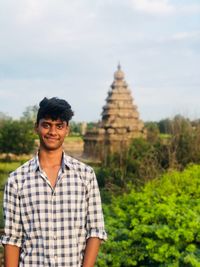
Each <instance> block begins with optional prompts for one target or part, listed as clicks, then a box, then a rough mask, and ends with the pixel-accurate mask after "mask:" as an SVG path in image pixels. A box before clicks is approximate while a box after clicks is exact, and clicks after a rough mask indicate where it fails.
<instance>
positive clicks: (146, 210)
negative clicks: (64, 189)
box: [0, 106, 200, 267]
mask: <svg viewBox="0 0 200 267" xmlns="http://www.w3.org/2000/svg"><path fill="white" fill-rule="evenodd" d="M36 111H37V107H35V106H34V107H30V108H27V110H26V111H25V112H24V114H23V117H22V118H21V119H20V120H18V121H15V120H12V118H9V117H6V116H2V114H0V115H1V116H0V152H1V153H2V152H4V153H15V154H18V155H20V154H22V153H30V152H31V151H32V149H33V145H34V140H35V138H36V136H35V135H34V133H33V121H34V120H35V115H36ZM94 126H95V124H94V123H89V125H88V129H90V128H92V127H94ZM145 126H146V131H147V134H146V135H147V136H146V137H147V138H146V139H142V138H138V139H134V140H133V142H132V144H131V145H130V147H129V148H128V149H125V148H122V150H121V153H117V154H113V155H109V156H107V157H106V158H105V159H104V162H103V164H102V165H101V166H100V165H99V164H97V163H96V165H95V163H93V164H94V168H95V171H96V174H97V179H98V183H99V186H100V190H101V195H102V200H103V207H104V214H105V221H106V228H107V231H108V237H109V239H108V241H107V242H105V243H104V244H103V245H102V248H101V251H100V254H99V257H98V260H97V264H96V266H97V267H107V266H112V267H130V266H138V267H147V266H150V267H158V266H160V267H168V266H169V267H190V266H191V267H200V165H199V164H200V121H199V120H197V121H190V120H189V119H187V118H184V117H182V116H175V117H174V118H173V119H165V120H162V121H160V122H147V123H146V124H145ZM71 127H72V130H71V133H72V134H71V135H70V136H69V137H68V138H67V142H71V141H81V140H82V137H81V124H80V123H75V122H72V123H71ZM24 159H25V157H24ZM22 163H23V161H21V162H19V161H17V162H9V163H8V162H7V163H6V162H0V189H1V190H0V206H1V207H2V199H3V188H4V184H5V181H6V179H7V177H8V174H9V172H11V171H13V170H14V169H16V168H17V167H18V166H19V165H21V164H22ZM0 227H3V217H2V208H1V214H0Z"/></svg>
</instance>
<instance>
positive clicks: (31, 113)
mask: <svg viewBox="0 0 200 267" xmlns="http://www.w3.org/2000/svg"><path fill="white" fill-rule="evenodd" d="M38 109H39V107H38V106H37V105H34V106H28V107H27V108H26V109H25V111H24V112H23V116H22V117H21V120H25V121H31V122H33V123H35V122H36V118H37V112H38Z"/></svg>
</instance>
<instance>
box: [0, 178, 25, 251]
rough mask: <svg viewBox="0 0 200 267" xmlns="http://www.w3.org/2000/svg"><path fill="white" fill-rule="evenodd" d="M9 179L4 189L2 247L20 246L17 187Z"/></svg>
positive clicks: (20, 226) (20, 230)
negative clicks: (7, 245) (6, 245)
mask: <svg viewBox="0 0 200 267" xmlns="http://www.w3.org/2000/svg"><path fill="white" fill-rule="evenodd" d="M12 178H13V177H9V178H8V181H7V183H6V185H5V189H4V199H3V212H4V222H5V226H4V234H3V236H2V237H1V243H2V244H3V245H5V244H9V245H15V246H18V247H21V245H22V223H21V216H20V201H19V195H18V190H17V185H16V183H15V181H14V179H12Z"/></svg>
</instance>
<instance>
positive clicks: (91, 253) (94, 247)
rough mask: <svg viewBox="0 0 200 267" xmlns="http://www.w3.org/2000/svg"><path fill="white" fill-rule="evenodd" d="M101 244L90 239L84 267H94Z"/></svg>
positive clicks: (95, 239)
mask: <svg viewBox="0 0 200 267" xmlns="http://www.w3.org/2000/svg"><path fill="white" fill-rule="evenodd" d="M100 244H101V240H100V239H99V238H98V237H90V238H88V240H87V244H86V248H85V253H84V259H83V266H82V267H94V264H95V261H96V257H97V254H98V251H99V247H100ZM6 267H7V266H6Z"/></svg>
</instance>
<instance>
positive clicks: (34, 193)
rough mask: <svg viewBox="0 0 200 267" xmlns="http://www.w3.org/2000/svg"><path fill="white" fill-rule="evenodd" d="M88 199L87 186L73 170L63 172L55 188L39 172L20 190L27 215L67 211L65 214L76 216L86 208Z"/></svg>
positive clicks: (22, 206) (24, 211) (24, 212)
mask: <svg viewBox="0 0 200 267" xmlns="http://www.w3.org/2000/svg"><path fill="white" fill-rule="evenodd" d="M56 179H57V176H56ZM86 199H87V187H86V186H85V184H84V183H83V182H82V179H81V177H80V176H79V175H78V174H76V173H71V172H69V173H65V174H62V175H61V176H60V177H59V178H58V181H57V182H56V184H55V187H54V188H53V187H51V185H50V184H49V181H48V180H47V179H46V178H45V177H43V176H41V175H40V174H38V175H36V176H35V177H31V178H30V179H27V180H26V182H25V183H24V185H23V188H22V189H21V192H20V201H21V208H22V213H23V214H25V215H27V216H30V215H31V214H39V215H41V216H46V215H45V214H50V213H52V212H53V213H56V214H63V212H65V216H67V214H68V215H69V216H75V217H76V214H77V213H79V212H81V211H83V210H86V208H87V200H86ZM59 216H60V215H59Z"/></svg>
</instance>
